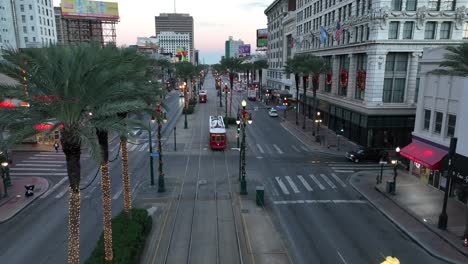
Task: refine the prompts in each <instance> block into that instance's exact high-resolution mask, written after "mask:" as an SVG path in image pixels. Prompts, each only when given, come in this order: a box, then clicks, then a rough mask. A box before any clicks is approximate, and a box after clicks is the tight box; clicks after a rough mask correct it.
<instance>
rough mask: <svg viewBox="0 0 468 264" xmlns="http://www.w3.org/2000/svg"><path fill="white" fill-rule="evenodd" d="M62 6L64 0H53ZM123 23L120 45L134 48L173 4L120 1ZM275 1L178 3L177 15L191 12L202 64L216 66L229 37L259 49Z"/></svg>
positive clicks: (186, 0)
mask: <svg viewBox="0 0 468 264" xmlns="http://www.w3.org/2000/svg"><path fill="white" fill-rule="evenodd" d="M53 2H54V6H59V5H60V2H61V0H53ZM104 2H118V3H119V15H120V22H119V23H118V24H117V44H118V45H134V44H136V40H137V37H149V36H154V35H155V25H154V17H155V16H157V15H159V14H160V13H174V1H172V0H171V1H155V0H152V1H150V0H117V1H104ZM272 2H273V0H235V1H234V0H216V1H215V0H197V1H193V0H176V12H177V13H188V14H190V15H191V16H192V17H193V19H194V27H195V28H194V31H195V33H194V35H195V49H198V50H200V60H201V61H200V62H201V63H203V59H206V63H207V64H211V63H217V62H218V61H219V60H220V59H221V56H222V55H224V43H225V41H226V40H227V39H228V37H229V36H233V37H234V39H236V40H237V39H242V40H243V41H244V43H246V44H250V45H251V51H252V52H255V49H256V43H255V42H256V30H257V29H259V28H266V23H267V19H266V16H265V14H264V10H265V8H266V7H267V6H268V5H270V4H271V3H272Z"/></svg>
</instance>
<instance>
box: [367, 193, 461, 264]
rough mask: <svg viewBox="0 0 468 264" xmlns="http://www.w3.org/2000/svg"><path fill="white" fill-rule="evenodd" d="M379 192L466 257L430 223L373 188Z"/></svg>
mask: <svg viewBox="0 0 468 264" xmlns="http://www.w3.org/2000/svg"><path fill="white" fill-rule="evenodd" d="M375 189H376V190H377V191H378V192H379V193H381V194H382V195H383V196H385V197H386V198H387V199H389V200H390V201H391V202H392V203H394V204H395V205H397V206H398V207H400V208H401V209H402V210H403V211H405V213H407V214H408V215H410V216H411V217H413V218H414V219H415V220H416V221H418V222H419V223H420V224H422V225H424V226H425V227H426V228H428V229H429V230H430V231H431V232H432V233H434V234H435V235H437V236H438V237H440V238H441V239H442V240H444V241H445V242H446V243H448V244H450V245H452V247H453V248H454V249H456V250H457V251H458V252H460V253H461V254H463V255H464V256H466V257H468V253H467V252H464V251H463V250H460V249H459V248H458V246H457V245H456V244H455V243H454V242H452V241H450V240H448V239H447V238H445V237H444V236H443V235H441V234H440V233H439V232H438V231H437V230H436V229H435V228H433V227H432V226H430V225H427V224H426V223H424V222H423V221H421V220H420V219H419V218H418V217H417V216H416V215H415V214H414V213H413V212H411V211H410V210H408V209H407V208H406V207H404V206H400V205H399V204H398V203H397V202H395V201H394V200H393V199H391V198H389V196H388V195H387V194H386V193H385V192H382V191H381V190H380V189H378V188H375Z"/></svg>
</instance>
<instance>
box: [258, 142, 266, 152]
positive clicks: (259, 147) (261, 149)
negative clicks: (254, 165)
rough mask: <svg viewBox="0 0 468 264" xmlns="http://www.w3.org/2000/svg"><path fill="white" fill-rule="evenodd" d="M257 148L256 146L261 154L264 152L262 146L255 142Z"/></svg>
mask: <svg viewBox="0 0 468 264" xmlns="http://www.w3.org/2000/svg"><path fill="white" fill-rule="evenodd" d="M257 148H258V150H260V152H261V153H262V154H265V151H263V148H262V146H260V144H257Z"/></svg>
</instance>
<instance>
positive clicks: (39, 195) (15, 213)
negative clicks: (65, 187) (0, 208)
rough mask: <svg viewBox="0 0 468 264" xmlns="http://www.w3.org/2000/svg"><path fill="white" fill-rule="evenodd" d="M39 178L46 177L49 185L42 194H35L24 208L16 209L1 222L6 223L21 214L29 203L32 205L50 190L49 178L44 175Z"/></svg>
mask: <svg viewBox="0 0 468 264" xmlns="http://www.w3.org/2000/svg"><path fill="white" fill-rule="evenodd" d="M37 178H41V179H45V181H46V182H47V186H46V188H45V189H44V191H43V192H42V193H40V194H36V193H35V194H34V196H33V198H32V199H30V200H29V203H27V204H26V205H25V206H23V207H22V208H20V209H19V210H17V211H15V212H14V213H13V214H12V215H11V216H10V217H8V218H7V219H6V220H4V221H0V224H1V223H6V222H8V221H10V220H11V219H12V218H13V217H15V216H16V215H17V214H19V213H20V212H21V211H23V210H24V209H26V207H28V206H29V205H31V204H32V203H33V202H34V201H35V200H36V199H38V198H39V197H41V196H42V195H44V193H46V192H47V190H49V186H50V183H49V180H47V179H46V178H44V177H37ZM28 199H29V198H28ZM7 202H8V201H7Z"/></svg>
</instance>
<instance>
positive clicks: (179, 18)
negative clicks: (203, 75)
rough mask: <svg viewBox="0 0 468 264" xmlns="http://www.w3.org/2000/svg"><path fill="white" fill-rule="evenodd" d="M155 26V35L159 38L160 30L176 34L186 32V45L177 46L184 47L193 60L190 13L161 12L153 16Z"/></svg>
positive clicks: (191, 19) (192, 34)
mask: <svg viewBox="0 0 468 264" xmlns="http://www.w3.org/2000/svg"><path fill="white" fill-rule="evenodd" d="M155 28H156V37H158V38H159V34H160V33H162V32H173V33H176V34H181V35H180V36H182V35H184V34H188V36H189V43H188V46H184V47H182V46H181V47H179V48H186V49H187V50H188V53H189V58H190V61H191V62H193V61H194V56H193V54H194V53H193V50H194V39H195V37H194V30H193V17H192V16H190V14H178V13H161V14H159V16H156V17H155Z"/></svg>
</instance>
